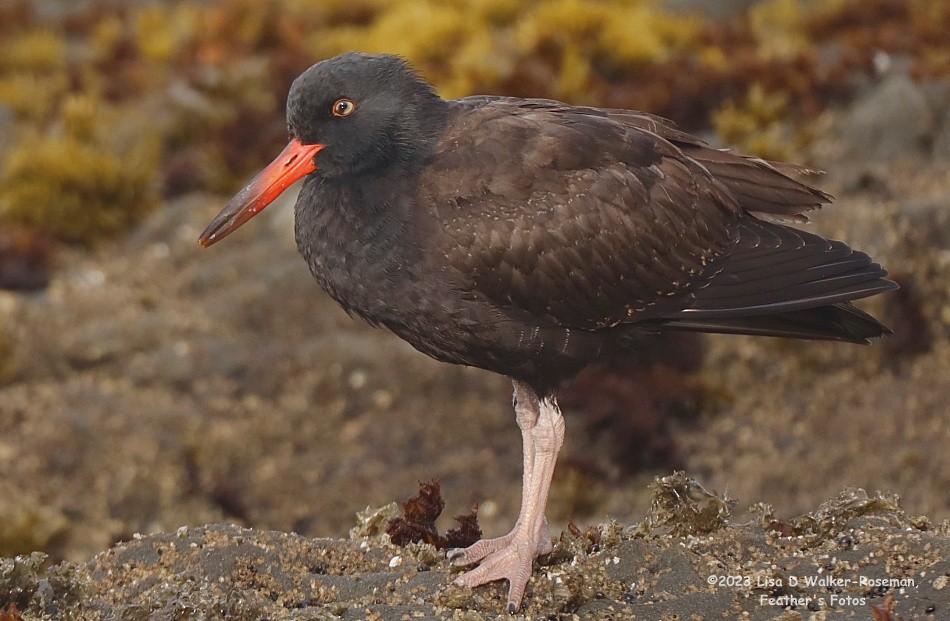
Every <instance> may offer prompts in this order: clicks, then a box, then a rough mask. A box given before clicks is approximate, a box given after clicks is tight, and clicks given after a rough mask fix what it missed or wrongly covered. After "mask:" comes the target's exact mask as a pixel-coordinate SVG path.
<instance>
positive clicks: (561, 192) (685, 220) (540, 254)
mask: <svg viewBox="0 0 950 621" xmlns="http://www.w3.org/2000/svg"><path fill="white" fill-rule="evenodd" d="M288 126H289V128H290V133H291V136H292V138H293V140H292V142H291V144H290V145H288V148H287V150H285V152H284V154H282V155H281V156H280V157H279V158H278V159H277V160H275V162H274V164H272V165H271V166H269V167H268V168H267V169H266V170H265V171H264V172H263V173H262V175H261V176H260V177H259V178H258V179H257V180H255V181H254V182H252V184H251V185H250V186H248V188H246V189H245V190H243V191H242V192H241V194H239V195H238V197H236V198H235V199H234V200H232V202H231V203H229V205H228V207H226V208H225V210H224V211H223V212H222V213H221V214H220V215H219V216H218V218H216V219H215V221H214V222H212V223H211V224H210V225H209V227H208V229H207V230H206V231H205V233H204V234H203V235H202V238H201V241H202V243H203V244H204V245H210V244H211V243H214V242H215V241H217V240H218V239H220V238H221V237H223V236H224V235H227V234H228V233H229V232H230V231H232V230H233V229H235V228H237V226H240V224H242V223H243V222H244V221H246V220H247V219H248V218H250V217H251V216H252V215H254V214H255V213H257V211H259V210H260V209H262V208H263V207H264V206H266V204H267V203H268V202H269V201H270V200H272V198H273V197H274V196H276V194H278V193H279V192H280V191H282V190H283V189H284V188H285V187H287V185H289V184H290V183H291V182H292V181H293V180H294V179H296V178H299V177H302V176H306V181H305V183H304V185H303V189H302V190H301V193H300V196H299V198H298V200H297V206H296V236H297V244H298V247H299V248H300V251H301V253H302V254H303V255H304V257H305V258H306V259H307V262H308V264H309V265H310V269H311V271H312V272H313V274H314V276H315V277H316V279H317V280H318V281H319V283H320V285H321V286H322V287H323V288H324V289H325V290H326V291H327V292H329V294H330V295H331V296H333V297H334V298H335V299H336V300H337V301H338V302H339V303H340V304H341V305H342V306H343V307H344V308H345V309H346V310H347V311H348V312H351V313H355V314H357V315H360V316H361V317H364V318H365V319H366V320H368V321H370V322H371V323H373V324H376V325H382V326H385V327H386V328H388V329H390V330H392V331H393V332H395V333H396V334H397V335H399V336H400V337H402V338H404V339H405V340H407V341H408V342H409V343H411V344H412V345H413V346H415V347H416V348H417V349H419V350H420V351H422V352H424V353H426V354H428V355H430V356H432V357H434V358H437V359H439V360H443V361H446V362H451V363H456V364H465V365H471V366H475V367H480V368H483V369H488V370H490V371H494V372H497V373H501V374H504V375H507V376H508V377H511V378H512V379H513V380H514V381H515V395H516V410H517V412H518V422H519V425H520V426H521V428H522V431H523V433H524V435H525V455H526V458H525V466H526V468H525V471H526V475H525V490H526V491H525V496H524V498H523V509H522V516H521V518H519V523H518V525H517V526H516V528H515V530H514V531H512V533H511V534H510V535H509V536H508V537H506V538H501V539H499V540H489V541H488V542H480V543H481V544H484V545H481V546H479V544H476V546H473V547H472V548H468V549H466V550H464V551H459V552H458V553H457V554H455V555H454V558H456V559H457V560H458V561H460V562H464V563H469V562H475V561H479V560H481V561H482V565H481V566H480V567H479V568H478V569H475V570H473V571H472V572H470V573H468V574H465V575H464V576H462V577H460V578H459V580H460V581H461V582H463V583H465V584H470V585H475V584H480V583H481V582H485V581H487V580H492V579H497V578H500V577H504V578H508V579H509V580H510V582H511V592H510V595H509V607H514V608H516V607H517V606H518V604H520V601H521V597H522V595H523V592H524V583H525V582H526V581H527V574H526V570H525V563H527V571H528V572H529V571H530V566H531V559H532V558H533V556H534V555H535V554H536V553H538V552H543V551H544V550H545V549H547V548H549V547H550V541H549V539H547V525H546V522H544V517H543V505H544V503H545V502H546V496H547V486H548V485H549V483H550V472H548V469H549V466H550V468H553V455H556V452H557V448H558V447H559V446H560V441H561V440H560V438H561V436H562V435H563V425H562V423H560V415H559V413H558V412H557V405H556V401H555V400H554V392H555V391H556V389H557V387H558V385H559V384H560V383H561V382H562V381H564V380H566V379H569V378H571V377H572V376H574V375H575V374H576V373H577V372H579V371H580V370H581V369H582V368H584V367H585V366H587V365H588V364H590V363H592V362H595V361H600V360H605V359H607V360H609V358H610V357H611V356H613V355H615V354H617V353H619V352H621V351H623V350H624V349H629V348H631V347H637V345H638V344H640V343H643V342H644V340H645V339H649V338H651V336H653V335H655V334H656V333H658V332H660V331H662V330H693V331H706V332H727V333H736V334H758V335H769V336H787V337H795V338H808V339H825V340H839V341H850V342H866V341H867V339H868V338H869V337H873V336H879V335H881V334H883V333H886V332H887V329H886V328H885V327H884V326H883V325H881V324H880V323H879V322H877V321H876V320H875V319H873V318H872V317H870V316H869V315H867V314H865V313H863V312H862V311H860V310H858V309H856V308H855V307H853V306H851V304H850V301H851V300H854V299H857V298H861V297H866V296H869V295H873V294H875V293H878V292H881V291H886V290H889V289H892V288H894V284H893V283H891V282H890V281H888V280H886V279H885V278H884V277H885V275H886V273H885V271H884V270H883V269H882V268H881V267H880V266H879V265H877V264H876V263H874V262H873V261H872V260H871V259H870V258H869V257H868V256H867V255H865V254H863V253H861V252H858V251H855V250H852V249H850V248H849V247H848V246H846V245H845V244H843V243H841V242H835V241H827V240H825V239H822V238H821V237H818V236H817V235H814V234H811V233H806V232H804V231H800V230H798V229H795V228H792V227H790V226H788V225H787V224H788V223H801V222H804V221H805V219H806V217H805V214H806V213H807V212H808V211H810V210H813V209H816V208H818V207H819V206H820V205H822V204H823V203H826V202H828V201H829V200H830V197H829V196H828V195H827V194H825V193H823V192H821V191H819V190H816V189H813V188H810V187H808V186H806V185H804V184H802V183H800V182H798V181H796V180H794V179H792V178H791V177H789V176H788V175H787V174H786V173H789V172H796V171H798V170H800V169H799V168H797V167H794V166H789V165H779V164H771V163H768V162H764V161H762V160H759V159H755V158H750V157H744V156H741V155H737V154H735V153H732V152H729V151H722V150H716V149H712V148H709V147H708V146H707V145H705V144H704V143H702V142H701V141H699V140H697V139H696V138H693V137H692V136H689V135H688V134H685V133H683V132H680V131H678V130H676V129H675V128H674V127H672V126H671V125H670V124H669V123H667V122H666V121H664V120H662V119H659V118H657V117H654V116H650V115H647V114H642V113H637V112H629V111H624V110H601V109H596V108H586V107H577V106H569V105H566V104H563V103H559V102H555V101H548V100H525V99H513V98H503V97H485V96H482V97H468V98H465V99H460V100H456V101H448V102H447V101H443V100H442V99H440V98H439V97H438V96H436V95H435V94H434V92H433V91H432V89H431V88H430V87H429V86H428V85H427V84H425V83H424V82H423V81H421V80H420V79H418V78H417V77H416V76H415V75H414V74H413V73H412V72H411V71H410V70H409V68H408V67H407V66H406V65H405V64H404V63H403V62H402V61H401V60H399V59H397V58H394V57H391V56H365V55H358V54H347V55H344V56H340V57H337V58H334V59H331V60H328V61H324V62H322V63H319V64H317V65H315V66H314V67H312V68H311V69H309V70H308V71H307V72H306V73H304V74H303V75H302V76H301V77H300V78H298V80H297V81H296V82H295V83H294V86H293V88H292V90H291V93H290V97H289V100H288ZM559 425H560V426H559ZM559 434H560V435H559ZM542 472H543V473H542ZM538 505H540V512H539V511H538ZM526 558H527V561H525V559H526Z"/></svg>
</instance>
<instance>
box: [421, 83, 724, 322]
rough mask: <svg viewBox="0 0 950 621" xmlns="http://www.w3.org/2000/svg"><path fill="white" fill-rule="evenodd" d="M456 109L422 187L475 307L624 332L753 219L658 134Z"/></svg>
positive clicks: (507, 109)
mask: <svg viewBox="0 0 950 621" xmlns="http://www.w3.org/2000/svg"><path fill="white" fill-rule="evenodd" d="M456 105H457V110H456V112H455V114H454V116H453V117H451V118H450V120H449V123H448V126H447V129H446V131H445V133H444V134H443V138H442V140H441V141H440V143H439V145H438V147H437V152H436V154H435V156H434V158H433V160H432V162H431V163H430V164H429V165H428V166H427V167H426V170H425V171H424V173H423V179H422V182H421V183H420V188H423V190H422V191H424V192H425V193H426V194H427V196H425V197H423V198H424V200H423V202H424V203H426V204H428V205H433V206H435V207H434V208H435V209H436V210H437V212H438V213H437V215H438V219H439V221H440V222H441V224H442V230H441V231H440V232H439V233H438V234H439V235H441V236H442V242H441V243H439V244H437V245H438V246H439V247H440V248H442V249H443V252H444V258H445V260H446V262H447V264H448V265H449V266H451V267H452V268H453V269H454V270H455V271H456V272H457V273H458V274H459V275H460V276H459V282H460V285H459V287H460V289H462V293H463V294H465V295H470V296H475V297H482V298H484V299H487V300H488V301H490V303H491V304H493V305H494V306H495V307H496V308H499V309H503V310H506V311H508V312H511V313H514V314H519V313H520V314H528V315H530V316H531V317H532V318H533V319H534V321H536V322H538V325H541V326H563V327H568V328H580V329H597V328H603V327H608V326H615V325H618V324H621V323H625V322H628V321H632V320H635V318H636V317H637V315H638V313H640V312H641V311H643V310H644V309H646V308H648V307H650V306H651V305H652V304H655V303H656V302H657V301H659V300H662V299H663V298H665V297H668V296H673V295H675V294H676V293H677V292H680V291H682V290H684V289H685V288H688V287H691V286H694V285H695V283H696V282H698V281H703V280H704V279H705V278H707V277H706V276H704V274H703V272H704V270H705V266H706V265H707V264H708V263H709V262H710V261H712V260H713V259H714V258H715V257H717V256H719V254H721V253H722V252H723V251H724V250H725V249H726V248H727V247H728V245H729V244H730V242H731V236H730V229H731V228H732V227H733V225H734V223H735V222H736V220H737V219H738V218H739V216H740V215H741V214H742V209H741V207H739V205H738V204H737V203H736V201H735V200H734V199H733V198H732V197H731V196H730V195H729V193H728V191H727V190H726V189H725V188H724V187H723V186H722V185H721V184H720V183H718V182H717V181H716V180H715V179H713V177H712V175H710V174H709V172H708V171H707V170H706V169H705V168H704V167H703V166H702V165H700V164H698V163H697V162H696V161H694V160H692V159H690V158H689V157H687V156H685V155H684V154H683V152H682V150H681V149H679V148H678V147H676V146H675V145H674V144H672V143H671V142H670V141H668V140H666V139H664V138H662V137H660V136H659V135H657V134H656V133H654V132H652V131H649V130H648V129H646V128H642V127H637V126H636V125H634V124H630V123H624V122H620V121H618V120H616V119H611V118H609V117H608V116H606V115H605V114H593V113H590V111H591V110H594V109H588V108H573V107H569V106H565V105H564V104H558V103H556V102H549V101H541V100H534V101H527V102H525V101H523V100H509V99H495V98H470V99H465V100H459V101H458V102H457V103H456Z"/></svg>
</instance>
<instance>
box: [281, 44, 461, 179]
mask: <svg viewBox="0 0 950 621" xmlns="http://www.w3.org/2000/svg"><path fill="white" fill-rule="evenodd" d="M444 108H445V102H444V101H442V99H440V98H439V96H438V95H436V94H435V92H434V91H433V90H432V87H431V86H429V85H428V84H427V83H426V82H424V81H423V80H422V79H420V78H419V77H418V76H417V75H416V74H415V73H413V71H412V70H411V69H410V68H409V66H408V64H407V63H406V62H405V61H404V60H402V59H401V58H399V57H397V56H389V55H370V54H356V53H348V54H342V55H340V56H336V57H334V58H331V59H329V60H324V61H322V62H319V63H317V64H315V65H313V66H312V67H310V68H309V69H307V70H306V71H305V72H304V73H303V74H301V75H300V77H298V78H297V79H296V80H294V83H293V86H291V88H290V95H289V96H288V98H287V127H288V129H289V131H290V134H291V137H292V138H296V139H297V140H299V141H300V142H301V143H302V144H321V145H323V146H324V149H323V150H322V151H320V153H319V154H318V156H317V160H316V161H317V170H318V171H319V173H318V174H321V175H323V176H325V177H339V176H346V175H360V174H364V173H367V172H372V171H374V170H381V169H383V168H385V167H387V166H389V165H390V164H392V163H400V164H402V165H404V166H410V167H413V166H414V165H421V163H422V160H423V159H424V158H425V154H426V153H428V152H429V151H430V150H431V146H432V144H433V143H434V141H435V139H436V137H437V136H438V133H439V131H441V128H442V118H443V116H444Z"/></svg>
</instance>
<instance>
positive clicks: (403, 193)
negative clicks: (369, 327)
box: [295, 167, 419, 316]
mask: <svg viewBox="0 0 950 621" xmlns="http://www.w3.org/2000/svg"><path fill="white" fill-rule="evenodd" d="M414 179H415V175H411V174H409V173H407V172H406V171H402V170H400V169H398V168H395V167H393V168H392V169H391V170H389V171H387V174H385V175H372V176H371V175H367V176H365V178H360V179H356V178H354V179H334V180H327V179H321V178H319V177H311V178H308V180H307V182H306V183H305V184H304V187H303V189H302V190H301V193H300V197H299V198H298V199H297V205H296V209H295V212H296V213H295V216H296V218H295V219H296V223H295V228H296V237H297V247H298V249H299V250H300V252H301V254H303V256H304V258H305V259H306V260H307V263H308V264H309V266H310V270H311V272H313V275H314V276H315V277H316V279H317V281H318V282H319V283H320V285H321V286H322V287H323V288H324V289H325V290H326V291H327V292H328V293H330V295H331V296H333V297H334V298H335V299H336V300H337V301H338V302H340V304H341V305H343V306H344V308H346V309H347V310H348V311H353V312H356V313H357V314H360V315H363V316H366V315H367V314H368V313H373V312H376V313H377V314H378V313H382V312H384V310H383V309H377V308H375V306H377V305H378V303H379V302H380V301H382V300H385V296H386V291H387V290H388V289H390V288H394V287H395V288H398V287H399V281H400V279H401V277H402V276H404V275H405V274H406V271H407V269H410V268H411V266H412V264H413V263H414V256H413V253H415V252H418V249H419V245H418V244H417V243H416V237H415V236H416V231H415V230H414V228H413V225H412V208H413V198H414V194H415V192H414V189H413V188H414V183H415V181H414Z"/></svg>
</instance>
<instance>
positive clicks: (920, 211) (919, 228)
mask: <svg viewBox="0 0 950 621" xmlns="http://www.w3.org/2000/svg"><path fill="white" fill-rule="evenodd" d="M948 147H950V145H948ZM948 157H950V151H948ZM898 217H899V218H900V219H901V220H905V221H907V222H908V223H909V224H910V226H911V228H912V229H913V230H914V231H916V232H917V234H918V235H919V238H920V240H921V241H923V242H924V243H926V244H927V245H928V246H931V247H933V248H939V249H943V250H946V249H950V202H948V201H947V199H946V198H920V197H918V198H913V199H910V200H907V201H905V202H904V203H903V204H901V206H900V211H899V212H898Z"/></svg>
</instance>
